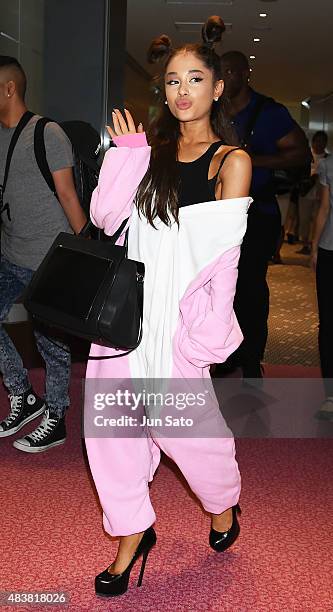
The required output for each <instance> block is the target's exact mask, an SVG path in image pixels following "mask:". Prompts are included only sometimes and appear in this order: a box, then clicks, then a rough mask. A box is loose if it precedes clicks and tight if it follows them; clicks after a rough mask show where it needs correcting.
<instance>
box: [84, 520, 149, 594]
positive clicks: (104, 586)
mask: <svg viewBox="0 0 333 612" xmlns="http://www.w3.org/2000/svg"><path fill="white" fill-rule="evenodd" d="M155 544H156V533H155V530H154V529H153V527H149V529H146V531H145V532H144V534H143V536H142V539H141V541H140V543H139V546H138V547H137V549H136V551H135V553H134V555H133V558H132V560H131V562H130V564H129V565H128V566H127V568H126V569H125V570H124V571H123V572H122V573H121V574H110V572H109V571H108V568H107V569H106V570H104V572H102V573H101V574H98V576H96V578H95V591H96V595H100V596H102V597H115V596H116V595H123V594H124V593H126V591H127V589H128V581H129V577H130V573H131V570H132V567H133V565H134V564H135V562H136V561H137V560H138V559H139V557H141V555H142V565H141V570H140V576H139V580H138V584H137V586H138V587H140V586H141V584H142V579H143V574H144V571H145V567H146V561H147V557H148V554H149V552H150V550H151V549H152V548H153V546H154V545H155Z"/></svg>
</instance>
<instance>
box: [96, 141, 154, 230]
mask: <svg viewBox="0 0 333 612" xmlns="http://www.w3.org/2000/svg"><path fill="white" fill-rule="evenodd" d="M114 142H115V144H116V145H117V147H112V148H111V149H109V150H108V151H107V153H106V154H105V157H104V161H103V164H102V167H101V171H100V176H99V181H98V185H97V187H96V189H95V190H94V192H93V195H92V199H91V205H90V218H91V220H92V222H93V223H94V225H96V227H99V228H101V229H103V230H104V232H105V233H106V234H107V235H109V236H111V235H112V234H114V232H115V231H116V230H117V229H118V227H119V226H120V225H121V223H122V221H124V219H126V218H127V217H130V216H131V213H132V210H133V205H134V198H135V194H136V191H137V189H138V187H139V185H140V183H141V181H142V179H143V177H144V175H145V174H146V172H147V169H148V166H149V160H150V151H151V149H150V147H149V146H148V144H147V140H146V136H145V134H144V133H140V134H129V135H125V136H120V137H117V138H114ZM125 229H126V228H124V231H125Z"/></svg>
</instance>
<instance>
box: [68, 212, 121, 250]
mask: <svg viewBox="0 0 333 612" xmlns="http://www.w3.org/2000/svg"><path fill="white" fill-rule="evenodd" d="M128 219H129V217H127V219H124V221H123V222H122V224H121V225H120V226H119V227H118V229H117V231H116V232H115V233H114V234H112V236H108V235H107V234H104V232H103V234H102V236H103V237H102V238H100V237H99V240H107V241H108V242H110V243H111V244H113V245H114V244H116V242H117V240H118V238H119V236H120V235H121V233H122V231H123V229H124V227H126V225H127V222H128ZM92 227H94V224H93V223H92V221H91V220H90V219H89V221H87V223H86V224H85V225H84V227H83V228H82V230H81V231H80V232H79V234H78V236H81V237H82V238H86V237H87V236H89V232H90V230H91V228H92ZM101 232H102V230H100V231H99V234H98V235H99V236H100V235H101ZM124 248H125V257H127V250H128V229H127V230H126V234H125V241H124Z"/></svg>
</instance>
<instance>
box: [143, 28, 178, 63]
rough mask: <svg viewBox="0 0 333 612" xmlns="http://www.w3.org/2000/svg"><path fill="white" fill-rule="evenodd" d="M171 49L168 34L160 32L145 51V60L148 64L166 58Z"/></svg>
mask: <svg viewBox="0 0 333 612" xmlns="http://www.w3.org/2000/svg"><path fill="white" fill-rule="evenodd" d="M171 49H172V43H171V39H170V38H169V36H167V35H166V34H161V36H158V37H157V38H154V40H153V41H152V42H151V44H150V47H149V49H148V52H147V60H148V62H149V63H150V64H155V63H156V62H160V61H162V60H163V59H165V58H167V57H168V56H169V55H170V53H171Z"/></svg>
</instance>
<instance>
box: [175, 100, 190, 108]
mask: <svg viewBox="0 0 333 612" xmlns="http://www.w3.org/2000/svg"><path fill="white" fill-rule="evenodd" d="M176 106H177V108H179V109H180V110H186V109H188V108H190V107H191V106H192V102H190V100H178V101H177V102H176Z"/></svg>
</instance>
